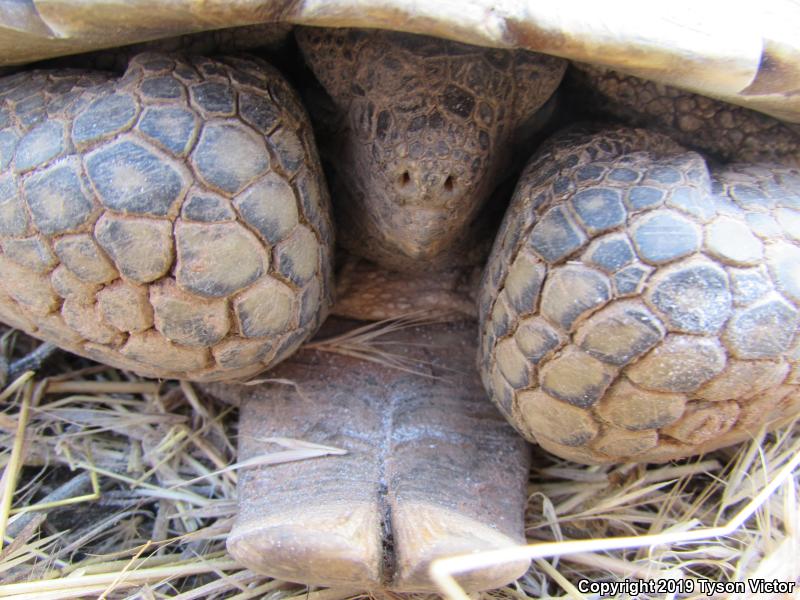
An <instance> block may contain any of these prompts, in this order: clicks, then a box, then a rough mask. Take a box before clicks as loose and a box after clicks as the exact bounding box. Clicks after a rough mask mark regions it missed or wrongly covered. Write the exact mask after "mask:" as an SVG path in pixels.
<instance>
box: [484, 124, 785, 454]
mask: <svg viewBox="0 0 800 600" xmlns="http://www.w3.org/2000/svg"><path fill="white" fill-rule="evenodd" d="M798 209H800V171H798V170H797V169H795V168H791V167H785V166H780V165H770V166H769V168H767V167H764V166H751V165H747V164H731V165H728V166H725V167H719V168H714V169H711V170H710V171H709V169H708V167H707V165H706V163H705V160H704V159H703V158H702V157H701V156H700V155H698V154H697V153H695V152H691V151H687V150H685V149H683V148H681V147H680V146H678V145H677V144H676V143H674V142H672V141H671V140H670V139H669V138H667V137H665V136H663V135H660V134H656V133H652V132H649V131H645V130H642V129H625V128H618V129H611V130H606V131H601V132H598V133H594V134H592V133H581V132H580V131H572V132H567V133H564V134H561V135H560V136H558V137H557V138H556V139H555V140H552V141H551V142H550V143H548V144H547V145H546V147H545V148H543V149H542V150H540V152H539V153H538V154H537V155H536V156H535V157H534V158H533V159H532V160H531V161H530V163H529V164H528V166H527V167H526V169H525V171H524V172H523V174H522V177H521V179H520V181H519V183H518V186H517V190H516V192H515V195H514V198H513V200H512V203H511V206H510V208H509V210H508V212H507V213H506V217H505V220H504V224H503V226H502V228H501V231H500V234H499V235H498V237H497V238H496V241H495V246H494V249H493V251H492V255H491V257H490V259H489V263H488V266H487V269H486V271H485V272H484V278H483V282H482V289H481V292H480V321H481V324H480V327H481V333H480V335H481V370H482V377H483V381H484V385H485V387H486V389H487V391H488V392H489V394H490V395H491V396H492V398H493V399H494V401H495V402H496V403H497V405H498V406H499V407H500V408H501V409H502V410H503V412H504V413H505V414H506V416H507V417H508V418H509V420H510V421H511V422H512V423H513V424H514V425H515V426H516V428H517V430H518V431H520V433H522V434H523V435H524V436H525V437H527V438H528V439H529V440H532V441H536V442H538V443H539V444H541V445H542V446H543V447H544V448H546V449H548V450H550V451H552V452H554V453H556V454H559V455H560V456H563V457H567V458H570V459H573V460H577V461H580V462H589V463H599V462H621V461H663V460H667V459H671V458H677V457H682V456H688V455H691V454H696V453H700V452H705V451H709V450H711V449H714V448H717V447H721V446H725V445H729V444H732V443H735V442H737V441H741V440H744V439H746V438H748V437H750V436H752V435H753V434H754V433H756V432H757V431H758V429H759V428H760V427H761V426H762V425H763V424H765V423H774V422H775V421H776V420H778V419H780V418H782V417H787V416H794V415H796V414H797V413H798V412H800V386H799V384H800V335H798V327H799V326H800V311H798V307H799V306H800V212H799V211H798Z"/></svg>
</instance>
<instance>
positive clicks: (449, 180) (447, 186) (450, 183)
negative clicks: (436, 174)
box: [444, 175, 455, 192]
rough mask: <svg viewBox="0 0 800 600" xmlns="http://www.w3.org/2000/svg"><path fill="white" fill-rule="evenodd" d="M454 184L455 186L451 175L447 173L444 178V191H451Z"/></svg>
mask: <svg viewBox="0 0 800 600" xmlns="http://www.w3.org/2000/svg"><path fill="white" fill-rule="evenodd" d="M454 186H455V183H454V181H453V176H452V175H448V176H447V179H445V180H444V189H445V191H447V192H452V191H453V187H454Z"/></svg>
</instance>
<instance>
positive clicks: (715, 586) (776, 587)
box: [578, 579, 798, 597]
mask: <svg viewBox="0 0 800 600" xmlns="http://www.w3.org/2000/svg"><path fill="white" fill-rule="evenodd" d="M797 587H798V586H797V582H794V581H779V580H777V579H747V580H745V581H713V580H711V579H624V580H622V581H590V580H589V579H580V580H578V591H579V592H581V593H584V594H587V593H588V594H599V595H600V596H609V597H617V596H619V595H621V594H628V595H630V596H633V597H635V596H639V595H641V594H692V593H694V592H700V593H701V594H707V595H713V594H791V593H793V592H794V591H795V589H797Z"/></svg>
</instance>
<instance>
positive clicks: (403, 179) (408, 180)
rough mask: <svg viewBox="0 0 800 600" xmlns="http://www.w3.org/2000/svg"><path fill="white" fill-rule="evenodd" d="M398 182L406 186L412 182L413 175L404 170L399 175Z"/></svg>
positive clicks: (401, 185)
mask: <svg viewBox="0 0 800 600" xmlns="http://www.w3.org/2000/svg"><path fill="white" fill-rule="evenodd" d="M397 183H399V184H400V187H406V186H407V185H408V184H410V183H411V175H409V174H408V171H403V173H402V174H401V175H400V177H398V179H397Z"/></svg>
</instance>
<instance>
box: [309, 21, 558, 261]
mask: <svg viewBox="0 0 800 600" xmlns="http://www.w3.org/2000/svg"><path fill="white" fill-rule="evenodd" d="M296 36H297V40H298V42H299V44H300V49H301V50H302V52H303V55H304V56H305V58H306V61H307V62H308V63H309V65H310V66H311V68H312V69H313V71H314V74H315V75H316V76H317V78H318V79H319V80H320V83H322V85H323V86H324V87H325V89H326V91H327V92H328V94H330V96H331V98H332V99H333V102H334V104H335V105H336V108H337V110H338V112H339V113H340V114H339V117H340V118H341V119H342V120H343V121H344V122H345V123H344V125H343V128H342V130H341V131H340V132H339V133H338V134H337V135H336V136H335V137H334V139H332V140H329V143H328V146H329V149H327V148H326V146H325V145H324V144H323V153H324V154H327V158H328V160H329V161H330V162H331V163H332V165H333V167H334V172H335V173H336V177H335V178H334V182H333V184H334V188H333V191H334V193H333V196H334V199H335V202H336V205H335V213H336V219H337V225H338V227H337V231H338V234H339V239H340V242H341V243H342V245H343V246H344V247H346V248H347V249H348V250H349V251H350V252H352V253H354V254H357V255H359V256H362V257H364V258H367V259H368V260H371V261H374V262H377V263H378V264H380V265H381V266H383V267H386V268H389V269H392V270H401V271H410V272H419V271H420V270H427V269H430V268H432V267H433V268H443V267H451V266H456V265H463V264H465V263H466V264H474V261H475V260H477V259H478V257H476V253H475V252H471V251H472V250H474V247H475V240H476V230H478V229H480V228H481V226H482V225H483V224H482V223H481V222H480V218H479V217H480V215H479V213H480V210H481V208H483V207H484V205H485V204H486V203H487V201H489V200H490V196H491V192H492V191H493V190H494V188H495V186H496V185H497V183H498V178H499V176H500V175H501V173H502V170H503V169H504V168H505V167H507V166H508V159H509V154H510V152H511V150H512V144H513V142H514V141H515V140H516V139H517V136H518V135H519V134H520V131H521V130H525V129H526V125H530V121H531V120H532V119H533V117H534V115H535V113H536V111H538V110H539V108H540V107H541V106H542V105H543V104H544V103H545V102H546V101H547V99H548V98H550V96H551V95H552V94H553V92H554V91H555V89H556V87H558V84H559V83H560V82H561V77H562V75H563V73H564V69H565V67H566V62H565V61H563V60H561V59H559V58H555V57H552V56H544V55H541V54H536V53H533V52H525V51H513V52H512V51H508V50H496V49H489V48H479V47H476V46H467V45H465V44H458V43H455V42H448V41H446V40H440V39H436V38H430V37H425V36H418V35H409V34H404V33H397V32H391V31H379V30H373V31H365V30H354V29H316V28H299V29H298V30H297V32H296ZM311 110H313V107H312V108H311ZM326 150H327V151H326ZM476 220H477V221H478V222H477V223H476ZM481 258H482V257H481Z"/></svg>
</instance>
